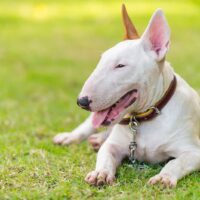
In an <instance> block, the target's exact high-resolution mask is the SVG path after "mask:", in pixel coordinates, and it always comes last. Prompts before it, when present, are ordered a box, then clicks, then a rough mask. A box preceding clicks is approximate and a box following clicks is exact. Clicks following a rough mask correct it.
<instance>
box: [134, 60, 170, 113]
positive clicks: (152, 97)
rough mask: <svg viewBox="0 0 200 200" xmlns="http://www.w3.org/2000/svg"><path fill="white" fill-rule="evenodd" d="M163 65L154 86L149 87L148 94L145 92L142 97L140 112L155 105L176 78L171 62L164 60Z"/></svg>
mask: <svg viewBox="0 0 200 200" xmlns="http://www.w3.org/2000/svg"><path fill="white" fill-rule="evenodd" d="M161 65H162V66H160V67H161V68H162V70H161V72H160V75H159V77H158V79H157V80H156V81H155V83H154V86H153V87H152V86H151V87H149V88H148V91H147V94H148V95H146V94H143V95H142V96H141V98H140V99H141V102H142V104H140V103H139V105H138V107H139V111H140V112H144V111H146V110H147V109H149V108H150V107H151V106H154V105H155V104H156V103H157V102H158V101H159V100H160V99H161V98H162V97H163V96H164V94H165V92H166V91H167V89H168V88H169V86H170V84H171V82H172V80H173V78H174V71H173V69H172V67H171V66H170V64H169V63H168V62H166V61H164V62H163V63H162V64H161ZM142 99H145V100H142Z"/></svg>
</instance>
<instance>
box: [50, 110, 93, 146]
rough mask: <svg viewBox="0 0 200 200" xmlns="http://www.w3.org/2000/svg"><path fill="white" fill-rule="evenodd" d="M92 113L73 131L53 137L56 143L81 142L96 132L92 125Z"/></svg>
mask: <svg viewBox="0 0 200 200" xmlns="http://www.w3.org/2000/svg"><path fill="white" fill-rule="evenodd" d="M91 118H92V114H91V115H90V116H89V117H88V118H87V119H86V120H85V121H84V122H83V123H82V124H81V125H79V126H78V127H77V128H76V129H74V130H73V131H72V132H71V133H60V134H58V135H56V136H55V137H54V138H53V142H54V143H55V144H61V145H69V144H71V143H77V142H80V141H82V140H84V139H86V138H88V137H89V136H90V135H91V134H93V133H95V132H96V129H95V128H93V126H92V119H91Z"/></svg>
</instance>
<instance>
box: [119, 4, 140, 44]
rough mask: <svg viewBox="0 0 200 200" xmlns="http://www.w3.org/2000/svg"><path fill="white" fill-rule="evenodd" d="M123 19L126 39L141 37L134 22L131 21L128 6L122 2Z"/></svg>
mask: <svg viewBox="0 0 200 200" xmlns="http://www.w3.org/2000/svg"><path fill="white" fill-rule="evenodd" d="M122 19H123V24H124V28H125V37H124V39H125V40H134V39H137V38H139V35H138V33H137V30H136V28H135V26H134V25H133V23H132V22H131V19H130V17H129V16H128V13H127V10H126V7H125V5H124V4H122Z"/></svg>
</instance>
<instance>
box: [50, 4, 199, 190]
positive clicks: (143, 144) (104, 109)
mask: <svg viewBox="0 0 200 200" xmlns="http://www.w3.org/2000/svg"><path fill="white" fill-rule="evenodd" d="M122 10H123V17H124V24H125V28H126V39H127V40H124V41H123V42H120V43H119V44H117V45H116V46H114V47H112V48H111V49H109V50H107V51H106V52H105V53H103V55H102V56H101V59H100V61H99V63H98V65H97V67H96V69H95V70H94V72H93V73H92V74H91V76H90V77H89V78H88V80H87V81H86V83H85V85H84V86H83V89H82V91H81V93H80V96H79V99H78V104H79V105H80V106H81V107H82V108H84V109H86V110H90V111H91V112H92V114H91V116H90V117H89V118H88V119H87V120H86V121H85V122H84V123H83V124H82V125H80V126H79V127H78V128H77V129H75V130H74V131H73V132H72V133H71V134H67V133H64V134H59V135H57V136H56V137H55V138H54V142H55V143H57V144H70V143H72V142H74V141H80V140H82V139H85V138H87V137H88V136H89V135H91V134H93V133H95V132H96V129H97V128H98V127H99V126H101V125H104V126H108V125H109V127H110V128H109V129H108V132H110V134H108V132H107V133H105V134H104V137H105V138H106V136H108V135H109V136H108V138H107V139H106V140H105V142H104V143H103V145H102V146H101V148H100V149H99V152H98V156H97V163H96V168H95V170H94V171H92V172H90V173H89V174H88V175H87V176H86V178H85V180H86V181H87V182H88V183H89V184H92V185H102V184H106V183H107V184H112V183H113V181H114V180H115V173H116V168H117V167H118V166H119V165H120V163H121V161H122V160H123V159H124V158H125V157H127V156H129V155H130V150H131V160H133V157H134V159H137V160H139V161H145V162H149V163H159V162H163V161H167V160H169V159H170V158H173V159H172V160H170V161H169V162H168V163H167V164H166V165H165V166H164V167H163V169H162V170H161V172H160V173H159V174H157V175H155V176H154V177H152V178H151V179H150V180H149V183H150V184H156V183H160V184H163V185H164V186H169V187H174V186H176V184H177V181H178V180H179V179H181V178H182V177H184V176H185V175H187V174H189V173H190V172H192V171H194V170H199V169H200V123H199V122H200V98H199V96H198V94H197V93H196V92H195V91H194V90H193V89H192V88H191V87H190V86H189V85H188V84H187V83H186V82H185V81H184V80H183V79H182V78H181V77H180V76H179V75H177V74H176V73H175V72H174V71H173V69H172V67H171V66H170V64H169V63H168V62H166V61H165V56H166V53H167V51H168V48H169V41H170V29H169V26H168V24H167V21H166V19H165V17H164V14H163V12H162V11H161V10H160V9H158V10H157V11H156V12H155V13H154V14H153V16H152V18H151V20H150V22H149V25H148V26H147V28H146V30H145V32H144V33H143V35H142V37H141V38H139V37H138V35H137V32H136V30H135V28H134V26H133V25H132V23H131V21H130V19H129V17H128V15H127V13H126V9H125V7H124V6H123V9H122ZM124 117H127V118H126V119H124ZM127 121H128V122H130V123H129V125H130V126H129V125H128V123H126V122H127ZM120 122H121V123H120ZM136 126H137V127H136ZM132 134H133V135H134V136H135V137H134V138H133V137H132ZM105 138H104V139H105ZM104 139H102V138H101V142H102V141H103V140H104ZM91 140H94V141H97V140H98V138H91ZM101 142H99V144H100V143H101ZM94 143H95V142H94ZM97 143H98V142H97ZM130 144H131V145H132V146H130ZM136 144H137V145H136ZM97 148H98V147H97Z"/></svg>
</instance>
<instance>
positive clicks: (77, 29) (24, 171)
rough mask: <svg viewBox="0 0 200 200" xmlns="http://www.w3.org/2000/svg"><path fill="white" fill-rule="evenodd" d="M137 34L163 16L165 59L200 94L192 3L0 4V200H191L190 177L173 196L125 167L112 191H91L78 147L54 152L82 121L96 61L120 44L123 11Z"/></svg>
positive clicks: (90, 158)
mask: <svg viewBox="0 0 200 200" xmlns="http://www.w3.org/2000/svg"><path fill="white" fill-rule="evenodd" d="M122 2H123V3H125V4H126V6H127V9H128V12H129V14H130V16H131V18H132V20H133V22H134V24H135V26H136V27H137V29H138V31H139V33H140V34H142V32H143V31H144V29H145V27H146V26H147V23H148V20H149V18H150V16H151V15H152V13H153V12H154V10H155V9H156V8H158V7H160V8H162V9H163V11H164V12H165V14H166V17H167V19H168V22H169V25H170V27H171V31H172V34H171V49H170V52H169V54H168V57H167V59H168V60H169V61H170V62H171V64H172V66H173V67H174V68H175V70H176V72H178V73H179V74H180V75H181V76H183V78H185V79H186V80H187V81H188V82H189V83H190V85H192V86H193V87H194V88H195V89H196V90H199V91H200V71H199V68H200V55H199V49H200V3H199V1H195V0H194V1H189V0H182V1H181V0H179V1H178V0H177V1H175V0H174V1H173V0H169V1H164V0H163V1H156V0H153V1H147V0H146V1H144V0H140V1H139V0H137V1H136V0H130V1H128V0H124V1H118V0H115V1H114V0H113V1H111V0H107V1H106V0H101V1H100V0H98V1H95V0H93V1H89V0H88V1H86V0H82V1H81V0H73V1H69V0H57V1H53V0H46V1H45V0H41V1H39V0H38V1H37V0H35V1H34V0H15V1H14V0H1V1H0V64H1V66H0V86H1V89H0V131H1V134H0V158H1V159H0V199H131V198H136V199H169V198H170V199H183V198H184V199H185V198H186V199H198V198H199V196H200V186H199V178H200V174H199V173H198V172H196V173H193V174H192V175H191V176H189V177H186V178H184V179H183V180H182V181H180V183H179V185H178V187H177V188H176V189H174V190H169V189H167V190H163V189H162V188H161V187H158V186H156V187H149V186H148V185H147V184H146V182H147V181H148V179H149V178H150V177H151V176H152V175H155V174H156V173H157V172H158V171H159V170H160V168H161V167H160V166H151V167H150V168H148V169H145V170H140V171H138V169H136V168H131V167H130V166H129V165H128V164H127V163H125V164H124V165H123V166H122V167H120V169H119V170H118V173H117V177H118V179H117V182H116V184H115V185H114V186H112V187H103V188H100V189H99V188H93V187H90V186H88V185H87V184H85V183H84V181H83V180H84V176H85V175H86V174H87V172H88V171H90V170H91V169H93V168H94V166H95V157H96V155H95V153H94V152H93V151H92V150H91V149H90V147H89V146H88V145H87V143H86V142H84V143H82V144H80V145H73V146H71V147H59V146H55V145H53V144H52V141H51V138H52V137H53V136H54V135H55V134H56V133H58V132H61V131H70V130H72V128H74V127H76V126H77V125H78V124H79V123H80V122H81V121H83V120H84V119H85V117H86V116H87V115H88V113H87V112H85V111H82V110H81V109H79V108H78V107H77V106H76V97H77V95H78V94H79V91H80V89H81V86H82V84H83V83H84V81H85V80H86V78H87V77H88V76H89V74H90V73H91V72H92V70H93V69H94V68H95V65H96V63H97V62H98V59H99V56H100V54H101V53H102V52H103V51H104V50H106V49H108V48H110V47H112V46H113V45H114V44H116V43H117V42H119V41H121V40H122V38H123V35H124V33H123V26H122V22H121V4H122Z"/></svg>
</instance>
